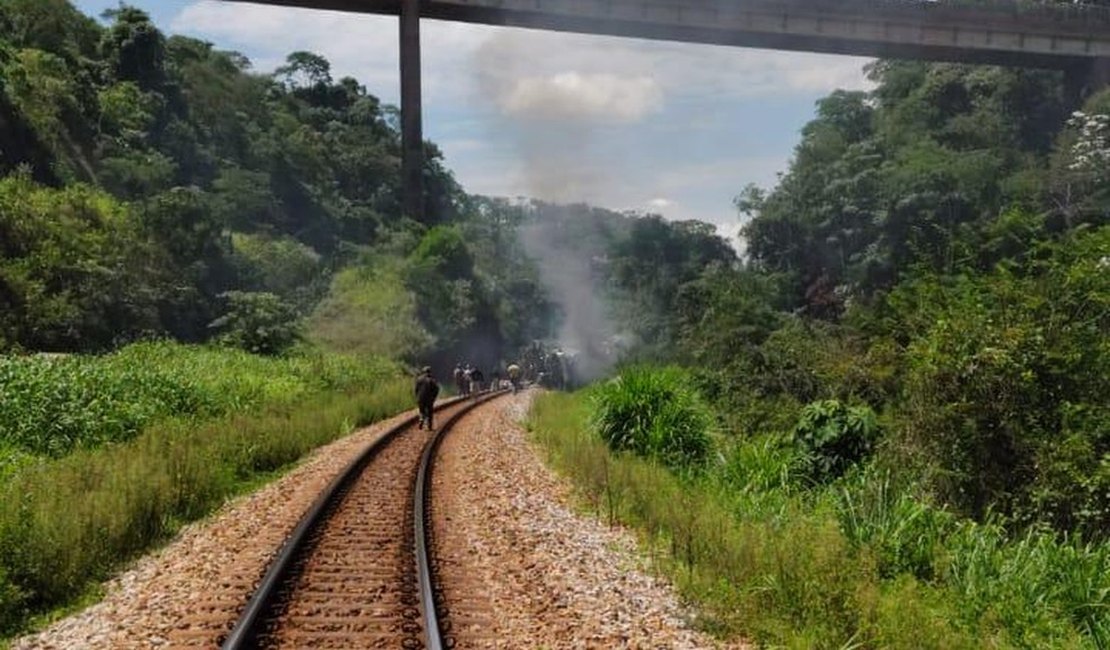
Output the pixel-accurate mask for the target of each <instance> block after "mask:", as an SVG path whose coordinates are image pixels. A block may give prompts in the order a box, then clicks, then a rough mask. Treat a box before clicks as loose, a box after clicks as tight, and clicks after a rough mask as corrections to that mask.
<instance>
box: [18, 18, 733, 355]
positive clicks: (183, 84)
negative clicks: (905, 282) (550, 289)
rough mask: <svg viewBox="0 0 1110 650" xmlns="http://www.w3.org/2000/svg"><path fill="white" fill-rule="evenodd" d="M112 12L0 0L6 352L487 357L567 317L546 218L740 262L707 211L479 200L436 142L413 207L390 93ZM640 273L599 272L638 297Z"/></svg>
mask: <svg viewBox="0 0 1110 650" xmlns="http://www.w3.org/2000/svg"><path fill="white" fill-rule="evenodd" d="M108 18H109V20H110V24H109V25H108V26H106V27H104V26H101V25H100V24H98V23H97V22H96V21H94V20H93V19H91V18H89V17H87V16H85V15H83V14H81V13H80V12H78V11H76V10H75V9H74V8H73V7H72V6H70V5H69V3H68V2H66V0H48V1H45V2H44V1H39V0H5V1H4V2H3V3H0V36H2V38H0V66H2V74H0V84H2V85H0V138H2V139H3V140H2V141H0V174H2V175H3V180H2V181H0V246H2V248H0V349H15V350H27V351H49V352H95V351H105V350H109V349H112V348H115V347H118V346H120V345H123V344H126V343H127V342H130V341H134V340H139V339H144V338H151V337H165V336H169V337H172V338H174V339H177V340H181V341H188V342H199V341H208V340H213V339H216V340H222V341H225V342H230V343H232V344H234V345H238V346H240V347H245V348H246V349H248V350H252V351H256V352H262V353H275V352H280V351H281V350H284V349H286V348H288V347H289V346H290V345H291V344H292V343H293V342H294V341H295V340H297V339H298V337H301V336H308V337H309V338H312V339H315V340H317V341H319V342H322V343H324V344H325V345H328V346H331V347H334V348H337V349H340V350H344V351H351V352H356V351H357V352H370V353H378V354H385V355H388V356H392V357H399V358H404V359H409V360H413V359H416V358H417V357H420V358H432V359H436V360H440V359H442V360H445V361H446V360H450V361H451V362H452V363H453V362H454V360H455V359H457V358H460V357H463V356H471V357H475V358H477V359H479V360H481V361H482V362H483V363H485V364H487V365H488V364H493V363H496V362H498V361H500V360H501V359H504V358H506V357H507V356H509V355H511V354H513V353H515V352H516V350H517V349H519V348H520V347H522V346H523V345H524V344H526V343H529V342H530V341H532V340H535V339H545V338H548V337H550V336H551V334H552V333H553V328H555V327H557V326H558V325H557V323H558V322H559V318H558V306H557V305H554V304H553V303H552V302H551V301H550V299H549V298H548V296H547V295H546V293H545V289H544V287H543V286H542V284H541V283H540V281H539V278H538V275H537V269H536V265H535V264H534V263H533V262H532V261H531V259H532V258H530V257H529V256H528V255H527V254H526V253H525V251H524V250H523V249H522V246H521V243H520V240H519V238H518V237H517V236H516V231H517V229H518V228H519V227H520V226H521V225H522V224H523V223H525V222H531V221H537V220H540V221H542V220H544V215H545V214H546V213H547V212H552V213H566V214H582V215H583V217H584V218H585V219H587V220H590V221H592V222H597V223H596V224H595V225H594V226H587V227H588V228H590V229H591V232H590V234H591V235H597V236H600V237H602V240H601V241H600V242H599V243H598V246H599V249H598V250H599V252H601V253H606V252H607V251H608V249H609V248H611V247H612V246H615V245H617V244H618V243H620V242H618V239H623V238H625V237H626V236H629V237H633V239H634V238H635V237H636V235H635V233H636V232H637V229H643V228H648V227H654V228H655V229H656V230H658V231H659V232H660V233H663V234H664V236H665V237H671V238H672V239H674V240H675V241H668V242H666V243H667V245H673V244H674V243H676V241H677V240H678V239H682V238H683V237H685V239H684V240H683V242H682V243H683V245H684V246H685V248H684V249H683V250H682V251H680V252H679V253H678V256H679V257H681V258H683V259H681V260H675V262H674V264H673V265H672V266H677V265H681V264H682V262H683V260H685V259H686V258H690V259H694V258H696V257H699V256H705V255H716V256H718V257H722V256H723V258H724V259H726V260H730V259H732V257H733V256H732V255H731V252H730V251H729V250H728V249H727V247H726V246H724V244H723V242H722V241H721V240H719V239H717V238H716V237H715V235H713V232H712V229H711V228H708V227H704V228H702V229H701V230H700V231H699V233H700V234H699V233H695V232H694V231H693V230H690V229H685V230H684V229H683V226H671V225H670V224H667V223H666V222H663V221H661V220H659V219H654V220H651V222H650V223H652V224H654V225H653V226H647V225H645V224H639V223H637V222H635V220H633V219H630V218H626V217H625V216H623V215H618V214H615V213H610V212H606V211H603V210H596V209H591V208H587V207H585V206H579V207H578V208H574V209H569V212H568V209H566V208H559V207H558V206H545V205H541V204H528V203H521V202H510V201H506V200H499V199H487V198H483V197H476V196H470V195H467V194H466V193H465V192H464V191H463V190H462V189H461V188H460V187H459V185H458V183H456V182H455V180H454V179H453V178H452V176H451V174H450V172H449V171H448V170H447V169H446V168H445V167H444V165H443V161H442V155H441V154H440V152H439V150H438V149H437V148H436V147H435V145H434V144H432V143H426V144H425V153H426V157H425V159H426V166H425V170H424V176H425V181H426V187H427V193H426V200H425V209H424V211H423V213H422V215H421V220H420V221H418V222H414V221H410V220H406V219H403V218H402V217H401V216H400V207H399V190H400V188H399V182H400V171H399V165H400V136H399V132H398V126H397V117H398V115H397V110H396V109H395V108H394V107H392V106H387V105H383V104H382V103H381V102H380V101H379V100H378V99H377V98H376V97H374V96H373V95H372V94H370V93H369V92H367V90H366V88H364V87H363V86H361V85H360V84H359V83H358V82H357V81H356V80H354V79H351V78H344V79H339V80H335V79H333V78H332V75H331V72H330V65H329V63H328V61H327V60H325V59H323V58H321V57H319V56H317V55H314V54H311V53H308V52H294V53H292V54H290V55H289V57H288V62H287V64H286V65H284V66H282V67H281V68H279V69H278V70H277V71H276V72H275V73H274V74H257V73H253V72H252V71H251V68H250V62H249V61H248V60H246V59H245V58H244V57H243V56H241V55H239V54H236V53H234V52H223V51H220V50H218V49H216V48H214V47H213V46H212V45H211V44H209V43H204V42H201V41H198V40H195V39H191V38H185V37H181V36H172V37H168V38H167V37H166V36H165V35H163V34H162V33H161V32H160V31H159V30H158V29H157V28H156V27H155V26H154V25H153V24H152V23H151V21H150V19H149V17H148V16H147V15H146V14H145V13H143V12H142V11H140V10H138V9H135V8H131V7H127V6H122V7H121V8H120V9H118V10H115V11H113V12H111V14H110V15H109V16H108ZM683 233H687V234H689V236H685V235H684V234H683ZM567 241H568V242H569V241H571V240H567ZM632 245H635V244H632ZM702 247H704V248H706V251H701V250H700V248H702ZM636 254H637V251H634V250H630V251H628V253H627V254H626V255H624V256H628V255H632V256H634V255H636ZM621 256H622V254H621V253H619V252H618V253H617V254H616V256H615V257H614V258H613V260H612V264H613V265H614V266H616V267H622V268H623V267H624V266H626V265H622V264H621V262H620V259H619V258H620V257H621ZM602 257H605V255H604V254H601V255H598V258H599V259H601V258H602ZM629 270H630V269H629V268H624V270H617V269H614V270H613V271H612V272H610V271H609V270H608V269H607V268H599V269H598V278H597V279H598V280H599V285H601V286H605V287H608V288H611V289H613V290H614V291H618V292H622V293H629V292H631V293H635V292H637V291H640V290H641V289H642V287H641V286H640V284H641V283H640V282H639V281H634V280H633V278H631V277H629V273H628V271H629ZM692 272H693V271H692V270H690V269H685V270H683V269H676V273H678V274H679V275H681V274H682V273H686V274H687V276H689V274H690V273H692ZM690 277H692V276H690ZM678 279H683V280H685V279H689V277H686V276H682V277H679V278H678ZM610 280H611V282H610ZM622 288H628V289H629V291H622ZM604 292H605V293H609V290H608V289H605V290H604Z"/></svg>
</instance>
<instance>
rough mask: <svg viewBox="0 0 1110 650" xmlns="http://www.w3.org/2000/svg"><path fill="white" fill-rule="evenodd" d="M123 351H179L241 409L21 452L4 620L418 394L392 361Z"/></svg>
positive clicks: (2, 546)
mask: <svg viewBox="0 0 1110 650" xmlns="http://www.w3.org/2000/svg"><path fill="white" fill-rule="evenodd" d="M128 354H131V355H134V354H140V355H141V354H153V355H167V356H166V357H163V359H167V358H168V359H174V360H177V361H183V362H184V363H183V366H184V367H182V368H181V369H180V372H181V373H182V376H184V377H199V378H200V379H199V381H198V382H197V384H198V385H200V386H202V387H203V389H204V390H216V388H214V387H216V386H222V390H224V391H226V392H227V393H229V395H225V396H223V397H222V399H225V400H235V399H239V398H242V397H243V396H245V395H246V396H250V397H249V399H247V400H246V401H242V402H239V403H238V406H237V407H236V408H239V409H240V412H237V413H236V412H228V411H230V410H231V407H228V406H225V407H223V408H222V410H223V411H224V414H223V415H221V416H218V417H208V418H207V419H203V420H202V419H199V418H198V417H196V416H197V415H198V414H199V413H202V412H203V411H192V412H191V413H189V416H188V417H160V418H157V419H149V420H148V422H153V423H152V424H147V425H146V426H144V427H143V428H142V431H141V433H137V434H135V435H131V436H129V437H127V439H125V440H122V441H119V442H115V443H114V444H108V445H102V446H100V447H95V448H94V447H91V446H85V445H79V446H77V447H76V448H75V450H74V451H73V452H72V453H69V454H68V455H65V456H63V457H59V458H51V457H44V456H39V457H35V456H31V455H29V454H26V453H24V454H22V456H21V460H20V461H19V462H18V463H15V464H10V465H9V467H8V469H7V470H6V471H5V472H3V473H0V633H7V634H10V633H13V632H15V631H18V630H20V629H23V628H24V627H25V626H26V624H27V621H28V618H29V617H30V616H32V615H34V614H35V613H39V612H43V611H46V610H48V609H51V608H53V607H57V606H59V605H61V604H65V603H67V602H71V601H72V600H73V599H74V598H76V597H78V596H79V595H80V594H81V593H82V592H83V591H84V590H86V589H87V588H88V587H89V586H90V585H92V584H95V583H96V582H98V581H100V580H102V579H104V578H105V577H107V576H108V575H110V574H111V572H112V571H114V570H116V569H117V568H118V567H119V566H120V565H121V563H122V562H124V561H126V560H127V559H128V558H131V557H134V556H135V555H137V554H139V553H140V552H142V551H144V550H145V549H147V548H149V547H150V546H151V545H152V544H156V543H158V542H159V541H162V540H165V539H166V538H168V537H169V536H170V535H172V534H173V533H174V532H175V531H176V530H177V529H178V527H179V526H180V525H181V524H182V523H183V522H186V521H190V520H193V519H196V518H198V517H201V516H203V515H205V514H206V513H208V512H211V511H212V510H213V509H214V508H215V507H217V506H218V505H219V504H221V503H222V502H223V500H224V499H226V498H227V497H228V496H229V495H231V494H234V493H235V492H237V491H238V490H241V489H242V488H243V487H244V486H245V485H249V484H251V482H252V481H253V480H256V479H257V477H259V476H260V475H264V474H266V473H268V472H271V471H273V470H275V469H278V468H281V467H284V466H286V465H288V464H289V463H291V462H293V461H294V460H296V459H297V458H299V457H301V456H302V455H303V454H304V453H305V452H307V451H309V450H311V449H313V448H315V447H317V446H319V445H321V444H323V443H326V442H329V441H331V440H334V439H336V438H337V437H339V436H341V435H344V434H346V433H348V432H350V431H351V430H352V429H353V428H354V427H356V426H359V425H362V424H365V423H369V422H373V421H376V420H379V419H382V418H384V417H386V416H389V415H392V414H394V413H397V412H399V411H401V410H404V409H405V408H408V407H409V406H410V402H411V394H410V393H411V386H410V384H409V381H408V380H406V379H404V378H401V377H399V376H398V375H397V374H396V373H395V371H392V367H391V366H388V365H387V364H384V363H379V364H376V365H375V364H369V365H367V366H365V367H362V368H358V367H356V366H354V365H352V364H353V362H351V361H348V360H342V359H329V358H326V357H322V356H304V357H300V358H296V359H288V360H281V361H277V362H273V361H270V360H265V359H262V360H255V359H253V358H242V357H239V356H238V353H230V354H231V356H230V357H229V358H228V359H224V360H221V359H219V356H220V355H222V354H223V353H222V352H213V351H205V350H196V349H192V350H189V351H186V352H185V353H184V356H185V357H188V358H191V359H192V363H193V364H195V365H194V366H193V367H192V368H189V367H188V360H187V359H185V360H183V359H181V356H182V353H181V351H180V350H177V351H175V350H172V349H162V348H161V346H154V347H149V348H141V349H140V350H131V351H125V352H124V353H123V354H122V355H120V356H121V357H124V358H126V357H127V355H128ZM117 359H118V357H117ZM117 359H112V360H110V361H109V363H114V362H116V360H117ZM221 364H223V365H222V368H223V369H224V371H225V372H223V373H222V374H221V372H218V371H217V370H218V368H219V367H220V366H221ZM252 366H253V369H254V370H256V371H257V373H258V374H256V375H255V376H251V373H250V372H249V370H250V368H251V367H252ZM81 367H85V366H81ZM245 367H246V368H247V369H248V372H246V373H245V374H244V376H242V377H239V378H236V377H235V376H234V375H235V373H236V372H238V371H240V370H243V369H244V368H245ZM279 370H280V371H282V372H281V373H279V372H278V371H279ZM265 372H270V373H271V376H269V377H265V376H264V373H265ZM205 373H208V374H207V375H205ZM94 374H95V373H94ZM235 382H239V383H238V384H235ZM278 386H287V387H293V388H292V389H291V390H290V392H288V393H283V392H281V391H280V390H279V389H278V388H277V387H278ZM236 391H237V392H236ZM197 392H198V393H199V392H200V391H199V390H198V391H197ZM232 393H234V394H232ZM149 394H150V393H147V395H149ZM140 399H142V398H140ZM213 399H216V398H213ZM225 403H226V402H225ZM99 413H101V414H103V413H112V411H111V409H104V410H103V411H99ZM90 421H91V420H90ZM135 426H139V425H135Z"/></svg>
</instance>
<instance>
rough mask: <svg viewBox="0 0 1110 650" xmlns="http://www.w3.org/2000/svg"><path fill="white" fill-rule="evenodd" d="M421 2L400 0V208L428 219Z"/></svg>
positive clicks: (419, 218)
mask: <svg viewBox="0 0 1110 650" xmlns="http://www.w3.org/2000/svg"><path fill="white" fill-rule="evenodd" d="M420 4H421V0H401V20H400V23H401V25H400V44H401V194H402V198H401V209H402V212H403V214H404V215H405V216H406V217H408V218H410V219H414V220H416V221H421V222H425V221H427V220H426V219H425V215H424V214H423V212H424V126H423V122H422V119H421V113H422V107H421V103H422V102H421V95H420Z"/></svg>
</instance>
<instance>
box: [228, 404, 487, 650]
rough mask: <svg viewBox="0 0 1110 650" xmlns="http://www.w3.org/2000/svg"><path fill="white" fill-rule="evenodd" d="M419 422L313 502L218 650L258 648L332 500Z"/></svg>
mask: <svg viewBox="0 0 1110 650" xmlns="http://www.w3.org/2000/svg"><path fill="white" fill-rule="evenodd" d="M466 399H467V398H466V397H453V398H450V399H447V400H444V401H443V402H441V403H439V404H437V405H436V409H435V410H436V411H441V410H443V409H445V408H447V407H449V406H453V405H455V404H458V403H460V402H462V401H464V400H466ZM467 410H469V409H467ZM419 420H420V417H419V416H418V415H411V416H409V417H407V418H405V419H404V420H402V421H401V422H399V423H397V424H396V425H394V426H393V427H390V428H389V430H388V431H386V432H385V433H384V434H382V436H381V437H380V438H378V439H377V440H375V441H374V442H373V443H371V444H370V445H368V446H367V447H366V449H364V450H363V451H362V453H360V454H359V455H358V457H357V458H355V459H354V460H353V461H352V462H351V464H350V465H348V466H347V468H346V469H344V470H343V472H342V473H340V474H339V475H338V476H336V477H335V478H334V479H333V480H332V482H331V483H329V484H328V486H327V487H326V488H325V489H324V491H323V492H321V493H320V495H319V496H318V497H316V501H315V502H313V504H312V507H311V508H309V509H308V511H307V512H305V514H304V516H302V517H301V520H300V521H299V522H298V523H297V527H296V528H294V529H293V532H292V533H291V534H290V535H289V537H288V538H286V540H285V543H284V544H282V547H281V550H280V551H278V554H277V556H276V557H275V558H274V560H273V561H272V562H271V563H270V568H269V569H268V570H267V571H266V575H265V576H263V578H262V582H260V583H259V585H258V588H257V589H255V592H254V595H253V596H251V599H250V601H249V602H248V603H247V606H246V608H245V609H244V610H243V613H242V614H240V615H239V620H238V621H236V623H235V627H233V628H232V629H231V632H230V633H229V634H228V636H227V639H225V640H224V642H223V645H221V646H220V647H221V648H222V650H246V649H247V648H254V647H256V646H257V637H258V632H259V626H260V625H261V624H262V623H263V622H264V621H265V617H266V612H267V610H268V609H269V607H270V604H271V603H273V602H274V600H275V597H276V595H277V593H278V590H279V589H280V587H281V585H282V583H284V582H285V580H286V578H287V577H288V576H289V575H290V573H291V571H292V569H293V567H294V563H295V560H296V558H297V556H298V555H299V554H300V553H301V551H302V550H303V549H304V547H305V544H306V542H307V541H308V538H309V535H310V534H311V533H312V532H313V531H314V530H315V529H316V528H317V527H318V526H319V525H320V524H321V523H323V521H324V519H325V513H326V510H327V508H328V506H329V505H330V504H331V503H332V501H334V500H335V496H336V495H337V494H340V493H341V492H342V490H343V489H344V488H345V487H347V486H348V485H350V484H351V483H352V482H354V480H355V479H356V478H358V476H359V474H361V473H362V470H363V469H365V468H366V466H367V465H368V464H369V463H370V461H371V460H373V458H374V457H375V456H377V455H378V452H380V451H381V450H382V449H384V448H385V447H386V446H387V445H388V444H389V443H390V442H392V441H393V439H394V438H396V437H397V436H398V435H399V434H400V433H401V432H402V431H405V430H406V429H408V428H410V427H411V426H412V425H414V424H416V423H417V422H418V421H419ZM441 429H442V427H441Z"/></svg>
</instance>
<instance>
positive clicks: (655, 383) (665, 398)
mask: <svg viewBox="0 0 1110 650" xmlns="http://www.w3.org/2000/svg"><path fill="white" fill-rule="evenodd" d="M692 383H693V378H692V377H691V376H690V374H689V373H687V372H685V371H683V370H681V369H678V368H673V367H671V368H650V367H639V368H630V369H628V370H625V371H624V372H622V373H621V374H620V376H619V377H617V378H615V379H613V380H611V381H609V382H607V383H605V384H602V385H600V386H599V387H598V388H597V389H596V390H595V391H594V394H593V399H594V428H595V429H596V430H597V432H598V433H599V434H600V435H601V437H602V438H603V439H604V440H605V442H606V443H608V445H609V447H610V448H611V449H614V450H617V451H631V452H633V453H635V454H637V455H640V456H644V457H647V458H654V459H656V460H659V461H661V462H663V463H664V464H666V465H669V466H672V467H688V466H694V465H698V464H701V463H703V462H704V461H705V458H706V456H707V454H708V453H709V447H710V439H709V431H710V428H711V423H712V416H711V415H710V412H709V409H708V407H707V406H706V405H705V403H704V402H703V401H702V399H701V397H700V396H699V395H698V393H697V391H696V390H695V389H694V388H693V387H692Z"/></svg>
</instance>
